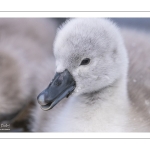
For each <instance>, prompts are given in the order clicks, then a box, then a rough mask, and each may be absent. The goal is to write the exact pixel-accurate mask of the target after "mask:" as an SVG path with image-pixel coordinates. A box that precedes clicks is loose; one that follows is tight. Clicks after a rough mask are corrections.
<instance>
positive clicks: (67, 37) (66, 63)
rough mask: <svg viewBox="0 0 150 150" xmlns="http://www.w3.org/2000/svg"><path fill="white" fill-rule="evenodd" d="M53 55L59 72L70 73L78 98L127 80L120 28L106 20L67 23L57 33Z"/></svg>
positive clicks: (73, 20) (125, 58)
mask: <svg viewBox="0 0 150 150" xmlns="http://www.w3.org/2000/svg"><path fill="white" fill-rule="evenodd" d="M54 55H55V58H56V72H57V73H61V72H64V71H65V70H67V71H68V72H69V76H72V77H73V79H74V81H75V89H74V92H73V93H74V94H76V95H82V94H85V93H93V92H96V91H99V90H101V89H103V88H105V87H107V86H110V85H111V84H112V83H114V82H115V81H117V80H118V79H121V78H124V79H126V74H127V66H128V65H127V64H128V63H127V62H128V60H127V54H126V50H125V48H124V44H123V41H122V38H121V36H120V33H119V31H118V28H117V27H116V26H115V25H114V24H113V23H112V22H111V21H109V20H107V19H96V18H95V19H71V20H69V21H67V22H66V23H65V24H64V25H63V26H62V27H61V28H60V29H59V31H58V33H57V36H56V39H55V43H54ZM62 78H63V77H62ZM54 80H55V79H54ZM50 85H51V84H50ZM42 95H43V93H42ZM42 95H40V96H41V97H42ZM38 98H39V97H38ZM53 98H54V97H53ZM39 99H40V98H39ZM42 99H43V97H42ZM45 99H46V98H45ZM41 101H42V100H41ZM47 102H48V100H47ZM39 103H40V104H42V102H39ZM44 104H45V103H44ZM46 104H47V103H46Z"/></svg>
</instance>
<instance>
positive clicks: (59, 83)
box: [54, 80, 62, 86]
mask: <svg viewBox="0 0 150 150" xmlns="http://www.w3.org/2000/svg"><path fill="white" fill-rule="evenodd" d="M61 83H62V81H60V80H56V81H55V82H54V85H56V86H59V85H61Z"/></svg>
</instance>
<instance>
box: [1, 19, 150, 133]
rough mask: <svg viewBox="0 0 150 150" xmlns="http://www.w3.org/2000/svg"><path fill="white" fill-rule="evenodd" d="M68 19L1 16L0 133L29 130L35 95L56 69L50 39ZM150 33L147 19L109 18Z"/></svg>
mask: <svg viewBox="0 0 150 150" xmlns="http://www.w3.org/2000/svg"><path fill="white" fill-rule="evenodd" d="M67 19H69V18H45V19H44V18H43V19H40V18H36V19H19V18H18V19H8V18H7V19H0V132H30V131H31V128H32V127H31V124H32V123H33V122H34V115H32V110H33V109H34V108H35V107H36V104H37V101H36V97H37V95H38V94H39V93H40V92H41V91H42V90H43V89H44V88H46V87H47V85H48V84H49V82H50V80H51V79H52V77H53V74H54V72H55V60H54V57H53V52H52V50H53V42H54V39H55V35H56V32H57V28H58V27H59V26H60V25H61V24H62V23H63V22H65V21H66V20H67ZM109 19H111V20H113V21H114V22H115V23H116V24H117V25H118V26H119V27H120V28H130V29H133V30H137V31H142V32H145V33H149V32H150V18H109Z"/></svg>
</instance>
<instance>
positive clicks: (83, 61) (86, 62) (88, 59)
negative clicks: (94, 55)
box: [80, 58, 90, 65]
mask: <svg viewBox="0 0 150 150" xmlns="http://www.w3.org/2000/svg"><path fill="white" fill-rule="evenodd" d="M89 63H90V58H85V59H83V60H82V62H81V64H80V65H87V64H89Z"/></svg>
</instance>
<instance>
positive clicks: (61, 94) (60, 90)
mask: <svg viewBox="0 0 150 150" xmlns="http://www.w3.org/2000/svg"><path fill="white" fill-rule="evenodd" d="M75 87H76V84H75V80H74V79H73V77H72V75H71V74H70V72H69V71H68V70H67V69H66V70H65V71H63V72H61V73H56V74H55V77H54V79H53V80H52V82H51V83H50V84H49V86H48V87H47V88H46V89H45V90H44V91H43V92H41V93H40V94H39V95H38V97H37V99H38V103H39V104H40V105H41V108H42V109H43V110H49V109H52V108H53V107H54V106H55V105H56V104H57V103H58V102H60V101H61V100H62V99H63V98H65V97H69V95H70V94H71V93H72V92H73V90H74V89H75Z"/></svg>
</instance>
